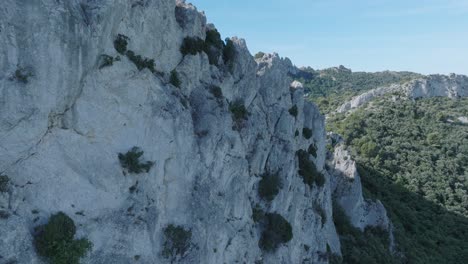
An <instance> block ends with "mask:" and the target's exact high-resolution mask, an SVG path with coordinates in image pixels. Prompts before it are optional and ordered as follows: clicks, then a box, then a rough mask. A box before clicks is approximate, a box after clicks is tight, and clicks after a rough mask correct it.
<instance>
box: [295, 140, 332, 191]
mask: <svg viewBox="0 0 468 264" xmlns="http://www.w3.org/2000/svg"><path fill="white" fill-rule="evenodd" d="M296 154H297V157H298V160H299V171H298V173H299V175H300V176H301V177H302V180H303V181H304V183H305V184H307V185H309V186H310V187H312V185H313V184H314V183H315V184H317V186H319V187H320V186H323V185H324V184H325V177H324V176H323V174H322V173H320V172H318V171H317V167H316V166H315V164H314V163H313V162H312V161H311V160H310V159H309V153H307V151H305V150H302V149H301V150H298V151H297V152H296Z"/></svg>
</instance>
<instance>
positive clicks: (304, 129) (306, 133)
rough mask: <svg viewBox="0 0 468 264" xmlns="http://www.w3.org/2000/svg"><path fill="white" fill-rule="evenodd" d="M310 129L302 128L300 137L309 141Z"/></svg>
mask: <svg viewBox="0 0 468 264" xmlns="http://www.w3.org/2000/svg"><path fill="white" fill-rule="evenodd" d="M312 133H313V132H312V129H310V128H308V127H304V128H303V129H302V136H303V137H304V138H305V139H310V138H311V137H312V135H313V134H312Z"/></svg>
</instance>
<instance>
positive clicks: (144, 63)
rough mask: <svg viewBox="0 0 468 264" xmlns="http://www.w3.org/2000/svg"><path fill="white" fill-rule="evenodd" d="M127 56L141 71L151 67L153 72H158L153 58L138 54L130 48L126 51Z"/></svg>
mask: <svg viewBox="0 0 468 264" xmlns="http://www.w3.org/2000/svg"><path fill="white" fill-rule="evenodd" d="M126 55H127V58H128V59H129V60H130V61H131V62H133V64H135V66H136V67H137V68H138V70H139V71H141V70H143V69H145V68H147V69H149V70H150V71H151V72H152V73H155V72H156V69H155V64H154V60H153V59H148V58H143V57H142V56H140V55H136V54H135V52H133V51H131V50H129V51H127V53H126Z"/></svg>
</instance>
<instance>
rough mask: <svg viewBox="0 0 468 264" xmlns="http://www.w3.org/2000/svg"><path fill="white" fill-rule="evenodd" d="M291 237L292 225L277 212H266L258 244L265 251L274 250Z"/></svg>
mask: <svg viewBox="0 0 468 264" xmlns="http://www.w3.org/2000/svg"><path fill="white" fill-rule="evenodd" d="M292 238H293V233H292V227H291V225H290V224H289V222H288V221H287V220H286V219H284V217H283V216H281V215H280V214H277V213H267V214H265V217H264V226H263V231H262V235H261V237H260V241H259V242H258V246H259V247H260V249H262V250H263V251H266V252H274V251H276V249H277V248H278V247H279V246H280V245H281V244H284V243H287V242H289V241H290V240H291V239H292Z"/></svg>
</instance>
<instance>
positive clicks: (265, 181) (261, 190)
mask: <svg viewBox="0 0 468 264" xmlns="http://www.w3.org/2000/svg"><path fill="white" fill-rule="evenodd" d="M281 188H282V183H281V178H280V176H279V173H278V172H277V173H270V172H266V173H264V174H263V175H262V179H261V180H260V182H259V183H258V195H259V196H260V198H262V199H264V200H266V201H273V199H275V197H276V195H277V194H278V193H279V191H280V190H281Z"/></svg>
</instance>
